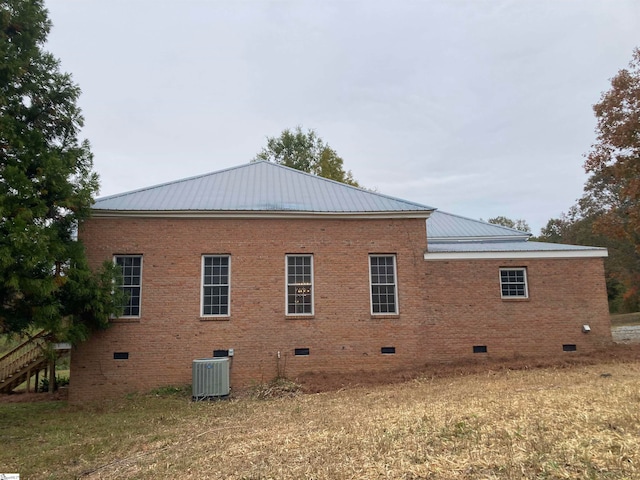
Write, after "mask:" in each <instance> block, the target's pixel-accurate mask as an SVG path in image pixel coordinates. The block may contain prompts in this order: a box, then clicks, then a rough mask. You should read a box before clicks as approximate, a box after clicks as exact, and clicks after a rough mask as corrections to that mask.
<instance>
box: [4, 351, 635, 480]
mask: <svg viewBox="0 0 640 480" xmlns="http://www.w3.org/2000/svg"><path fill="white" fill-rule="evenodd" d="M0 439H1V443H0V444H1V445H2V448H0V466H1V468H0V471H4V472H20V473H21V474H22V477H21V478H25V479H36V478H51V479H57V478H83V479H128V478H138V479H157V478H180V479H202V478H225V479H304V478H313V479H361V478H373V479H428V478H429V479H431V478H433V479H449V478H450V479H492V478H495V479H532V478H540V479H543V478H544V479H585V478H593V479H602V478H605V479H635V478H640V364H638V363H637V362H620V363H615V362H614V363H608V364H599V365H582V366H580V365H578V366H571V367H567V368H545V369H538V370H521V371H511V370H508V369H502V370H499V371H488V372H484V373H475V374H469V375H463V376H452V377H448V378H421V379H415V380H411V381H408V382H405V383H399V384H394V385H384V386H376V387H372V388H371V387H369V388H362V387H361V388H350V389H344V390H340V391H335V392H328V393H317V394H306V395H298V396H295V397H288V398H276V399H271V400H255V399H252V398H240V399H235V400H232V401H223V402H213V403H192V402H191V401H190V398H189V397H187V396H185V395H184V394H174V395H169V394H164V395H136V396H131V397H129V398H126V399H122V400H120V401H117V402H110V403H103V404H99V405H97V404H94V405H91V406H87V407H84V408H79V407H68V406H66V403H65V402H38V403H4V404H0Z"/></svg>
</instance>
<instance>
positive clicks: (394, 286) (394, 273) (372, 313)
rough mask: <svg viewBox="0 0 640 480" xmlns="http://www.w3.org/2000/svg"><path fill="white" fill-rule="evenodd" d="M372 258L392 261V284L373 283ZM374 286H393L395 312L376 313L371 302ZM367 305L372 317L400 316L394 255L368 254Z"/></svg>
mask: <svg viewBox="0 0 640 480" xmlns="http://www.w3.org/2000/svg"><path fill="white" fill-rule="evenodd" d="M374 258H391V259H393V284H390V283H373V275H372V270H373V265H372V260H373V259H374ZM374 285H393V299H394V306H395V311H393V312H376V311H375V308H374V305H375V302H374V300H373V297H374V294H373V287H374ZM369 305H370V311H371V315H372V316H385V315H386V316H390V315H391V316H397V315H400V301H399V298H398V261H397V258H396V254H395V253H370V254H369Z"/></svg>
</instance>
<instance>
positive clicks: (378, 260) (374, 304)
mask: <svg viewBox="0 0 640 480" xmlns="http://www.w3.org/2000/svg"><path fill="white" fill-rule="evenodd" d="M369 274H370V275H369V277H370V284H371V313H372V314H374V315H377V314H397V313H398V282H397V279H396V256H395V255H369Z"/></svg>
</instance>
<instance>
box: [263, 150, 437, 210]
mask: <svg viewBox="0 0 640 480" xmlns="http://www.w3.org/2000/svg"><path fill="white" fill-rule="evenodd" d="M251 163H268V164H270V165H273V166H276V167H280V168H283V169H285V170H290V171H292V172H294V173H299V174H302V175H306V176H308V177H312V178H316V179H319V180H322V181H325V182H329V183H333V184H336V185H340V186H341V187H347V188H351V189H353V190H357V191H359V192H363V193H368V194H370V195H377V196H379V197H384V198H388V199H389V200H394V201H396V202H402V203H406V204H407V205H414V206H416V207H420V208H429V209H431V210H436V209H435V208H433V207H430V206H429V205H424V204H422V203H417V202H412V201H411V200H405V199H404V198H399V197H394V196H392V195H387V194H385V193H380V192H374V191H372V190H369V189H367V188H364V187H356V186H355V185H349V184H348V183H344V182H339V181H337V180H333V179H332V178H327V177H321V176H320V175H316V174H315V173H309V172H305V171H303V170H298V169H297V168H293V167H289V166H287V165H281V164H279V163H275V162H270V161H268V160H257V161H255V162H251Z"/></svg>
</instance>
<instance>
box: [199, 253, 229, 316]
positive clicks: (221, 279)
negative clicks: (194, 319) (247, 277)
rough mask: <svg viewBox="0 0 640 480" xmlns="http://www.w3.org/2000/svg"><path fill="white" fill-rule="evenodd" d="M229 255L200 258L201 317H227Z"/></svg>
mask: <svg viewBox="0 0 640 480" xmlns="http://www.w3.org/2000/svg"><path fill="white" fill-rule="evenodd" d="M229 278H230V257H229V255H203V256H202V316H203V317H216V316H221V317H222V316H228V315H229Z"/></svg>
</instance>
